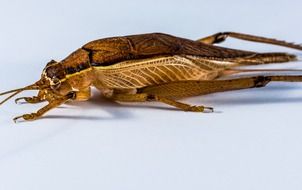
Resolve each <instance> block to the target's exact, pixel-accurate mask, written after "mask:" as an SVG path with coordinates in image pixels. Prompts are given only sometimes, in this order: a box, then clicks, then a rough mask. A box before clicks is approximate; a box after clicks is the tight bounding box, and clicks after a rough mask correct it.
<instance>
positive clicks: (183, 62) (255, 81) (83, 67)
mask: <svg viewBox="0 0 302 190" xmlns="http://www.w3.org/2000/svg"><path fill="white" fill-rule="evenodd" d="M227 37H233V38H238V39H242V40H248V41H254V42H262V43H268V44H274V45H279V46H285V47H289V48H294V49H298V50H302V46H301V45H295V44H292V43H287V42H284V41H279V40H275V39H270V38H264V37H258V36H252V35H247V34H240V33H234V32H224V33H217V34H214V35H212V36H209V37H206V38H202V39H199V40H196V41H193V40H189V39H183V38H178V37H174V36H171V35H167V34H161V33H152V34H141V35H133V36H125V37H113V38H105V39H100V40H96V41H92V42H89V43H87V44H86V45H84V46H83V47H82V48H80V49H78V50H76V51H75V52H73V53H72V54H71V55H69V56H68V57H67V58H65V59H64V60H62V61H60V62H56V61H53V60H52V61H50V62H49V63H48V64H47V65H46V67H45V68H44V70H43V72H42V76H41V79H40V80H39V81H37V82H36V83H34V84H32V85H29V86H27V87H24V88H20V89H15V90H11V91H7V92H4V93H1V94H0V95H5V94H11V95H10V96H9V97H8V98H6V99H5V100H3V101H2V102H1V103H0V105H1V104H3V103H4V102H6V101H7V100H8V99H10V98H12V97H13V96H15V95H16V94H18V93H20V92H22V91H24V90H39V93H38V95H37V96H34V97H22V98H17V99H16V102H17V101H19V100H24V101H26V102H28V103H39V102H42V101H48V102H49V104H48V105H46V106H45V107H43V108H42V109H40V110H38V111H37V112H36V113H31V114H25V115H22V116H19V117H15V118H14V121H16V120H17V119H19V118H23V119H25V120H35V119H37V118H39V117H41V116H42V115H43V114H44V113H45V112H47V111H49V110H50V109H52V108H55V107H57V106H59V105H61V104H63V103H65V102H66V101H68V100H80V101H83V100H88V99H89V98H90V96H91V95H90V88H91V87H92V86H93V87H96V88H97V89H99V90H100V91H101V92H102V94H103V95H104V96H105V97H107V98H109V99H111V100H113V101H121V102H143V101H159V102H163V103H166V104H169V105H171V106H174V107H177V108H179V109H181V110H184V111H193V112H204V111H213V109H212V108H210V107H204V106H191V105H188V104H184V103H180V102H178V101H176V100H175V98H181V97H188V96H196V95H202V94H209V93H214V92H221V91H228V90H237V89H245V88H254V87H263V86H265V85H266V84H267V83H269V82H271V81H286V82H301V81H302V76H301V75H295V76H292V75H291V76H287V75H283V76H280V75H269V76H262V75H261V76H255V77H243V78H235V79H220V78H221V77H222V76H226V75H232V74H234V73H239V72H244V70H239V69H236V68H235V67H237V66H243V65H259V64H269V63H277V62H278V63H281V62H289V61H293V60H295V59H296V56H295V55H291V54H287V53H257V52H251V51H243V50H235V49H229V48H223V47H217V46H214V45H213V44H216V43H220V42H222V41H224V40H225V39H226V38H227Z"/></svg>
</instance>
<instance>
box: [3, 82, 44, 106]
mask: <svg viewBox="0 0 302 190" xmlns="http://www.w3.org/2000/svg"><path fill="white" fill-rule="evenodd" d="M39 89H40V88H39V86H38V85H37V83H34V84H32V85H29V86H26V87H23V88H18V89H14V90H9V91H6V92H3V93H0V96H3V95H6V94H10V93H13V94H12V95H10V96H8V97H7V98H5V99H4V100H3V101H1V102H0V106H1V105H2V104H4V103H5V102H6V101H7V100H9V99H11V98H12V97H14V96H16V95H17V94H19V93H20V92H22V91H25V90H39Z"/></svg>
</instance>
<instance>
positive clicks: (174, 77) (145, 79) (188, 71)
mask: <svg viewBox="0 0 302 190" xmlns="http://www.w3.org/2000/svg"><path fill="white" fill-rule="evenodd" d="M232 64H233V63H232V62H226V61H218V60H207V59H203V58H201V57H197V56H167V57H157V58H151V59H141V60H133V61H124V62H120V63H116V64H114V65H111V66H97V67H93V70H94V71H95V74H96V76H97V77H98V82H100V83H101V84H102V85H103V86H104V87H107V88H111V89H112V88H119V89H121V88H122V89H125V88H127V89H132V88H141V87H144V86H150V85H156V84H162V83H167V82H172V81H183V80H212V79H215V78H216V77H217V76H218V75H219V72H220V71H223V70H224V69H225V68H226V67H228V66H229V65H232Z"/></svg>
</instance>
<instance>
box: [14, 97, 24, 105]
mask: <svg viewBox="0 0 302 190" xmlns="http://www.w3.org/2000/svg"><path fill="white" fill-rule="evenodd" d="M22 99H24V97H21V98H16V99H15V103H16V104H18V103H19V101H20V100H22Z"/></svg>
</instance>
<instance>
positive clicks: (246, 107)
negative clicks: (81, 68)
mask: <svg viewBox="0 0 302 190" xmlns="http://www.w3.org/2000/svg"><path fill="white" fill-rule="evenodd" d="M301 7H302V3H301V1H300V0H293V1H276V0H269V1H260V0H259V1H255V0H254V1H253V2H245V1H216V2H215V1H172V0H171V1H159V0H153V1H148V2H144V1H138V0H137V1H116V0H111V1H81V2H80V1H61V0H52V1H34V0H28V1H5V2H4V1H3V0H1V1H0V23H1V30H0V52H1V53H0V60H1V63H0V64H1V70H0V89H1V91H3V90H7V89H11V88H15V87H21V86H24V85H26V84H30V83H32V82H33V81H35V80H37V79H38V78H39V76H40V72H41V70H42V69H43V67H44V66H45V64H46V63H47V61H49V60H50V59H56V60H60V59H63V58H64V57H66V56H67V55H68V54H69V53H71V52H72V51H73V50H75V49H77V48H78V47H80V46H81V45H82V44H84V43H86V42H88V41H90V40H93V39H97V38H102V37H108V36H115V35H128V34H135V33H145V32H155V31H156V32H165V33H170V34H174V35H177V36H182V37H187V38H191V39H196V38H200V37H202V36H206V35H210V34H212V33H216V32H219V31H229V30H230V31H238V32H246V33H252V34H257V35H263V36H269V37H276V38H281V39H284V40H287V41H297V42H302V36H301V35H302V27H301V18H302V12H301ZM223 45H225V46H228V47H233V48H234V47H236V48H244V49H253V50H258V51H281V50H282V51H289V52H293V53H295V52H297V51H293V50H289V49H284V48H277V47H272V46H266V45H265V46H262V45H255V44H252V43H243V42H240V41H235V40H230V41H229V42H226V43H224V44H223ZM300 64H301V62H296V63H293V64H290V67H291V68H300V69H301V66H300ZM22 95H33V93H31V92H27V93H24V94H22ZM184 101H185V102H189V103H192V104H204V105H207V106H213V107H214V108H215V109H216V110H217V113H213V114H200V113H185V112H182V111H177V110H174V109H170V108H169V107H168V106H165V105H162V104H156V103H148V104H138V105H123V106H120V105H119V104H117V103H111V102H108V101H106V100H104V99H101V98H99V97H98V96H97V95H96V96H94V98H93V99H92V100H91V101H89V102H83V103H75V104H72V105H64V106H63V108H61V109H55V110H52V111H51V112H49V113H48V114H47V115H46V116H45V117H44V118H43V119H40V120H38V121H35V122H21V123H18V124H14V123H13V122H12V120H11V119H12V118H13V117H14V116H17V115H20V114H23V113H29V112H32V111H35V110H37V109H38V108H40V107H41V106H42V105H27V104H23V105H15V104H14V103H13V101H10V102H8V103H7V104H5V105H3V106H1V108H0V189H1V190H2V189H3V190H13V189H20V190H21V189H22V190H40V189H43V190H47V189H51V190H53V189H73V190H77V189H89V190H93V189H106V190H109V189H110V190H111V189H115V190H120V189H124V190H126V189H129V190H130V189H131V190H134V189H137V190H139V189H144V190H147V189H150V190H151V189H152V190H154V189H232V190H235V189H238V190H239V189H246V190H248V189H257V190H260V189H266V190H267V189H274V190H276V189H291V190H294V189H301V188H302V173H301V171H302V162H301V160H302V149H301V145H302V138H301V136H302V127H301V121H302V119H301V113H302V85H301V84H285V83H275V84H270V85H269V86H268V87H267V88H263V89H253V90H243V91H237V92H227V93H220V94H214V95H207V96H203V97H195V98H189V99H185V100H184ZM154 107H160V108H154Z"/></svg>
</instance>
